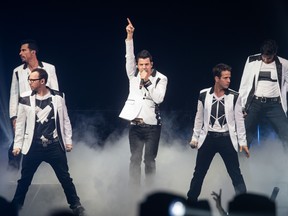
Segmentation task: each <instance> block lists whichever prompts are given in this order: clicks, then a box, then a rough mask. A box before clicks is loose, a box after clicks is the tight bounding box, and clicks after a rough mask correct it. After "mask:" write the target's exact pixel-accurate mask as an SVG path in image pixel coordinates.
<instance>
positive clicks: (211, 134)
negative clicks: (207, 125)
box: [207, 131, 230, 138]
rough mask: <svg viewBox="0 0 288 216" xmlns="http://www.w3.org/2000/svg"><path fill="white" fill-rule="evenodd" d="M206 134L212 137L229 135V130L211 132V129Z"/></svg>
mask: <svg viewBox="0 0 288 216" xmlns="http://www.w3.org/2000/svg"><path fill="white" fill-rule="evenodd" d="M207 135H208V136H211V137H213V138H217V137H226V136H230V134H229V131H226V132H212V131H208V133H207Z"/></svg>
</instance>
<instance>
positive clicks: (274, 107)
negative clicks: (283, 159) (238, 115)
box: [245, 99, 288, 150]
mask: <svg viewBox="0 0 288 216" xmlns="http://www.w3.org/2000/svg"><path fill="white" fill-rule="evenodd" d="M264 118H265V120H268V121H269V123H270V124H271V126H272V128H273V129H274V130H275V132H276V134H277V135H278V137H279V138H280V140H281V141H282V143H283V146H284V148H285V150H287V149H288V120H287V117H286V115H285V113H284V111H283V108H282V105H281V103H280V102H277V101H267V102H266V103H263V102H261V100H256V99H253V101H252V103H251V105H250V107H249V110H248V115H247V116H246V117H245V127H246V137H247V143H248V146H250V145H251V143H252V141H253V139H254V137H255V134H256V131H257V126H258V124H259V123H260V121H261V119H264Z"/></svg>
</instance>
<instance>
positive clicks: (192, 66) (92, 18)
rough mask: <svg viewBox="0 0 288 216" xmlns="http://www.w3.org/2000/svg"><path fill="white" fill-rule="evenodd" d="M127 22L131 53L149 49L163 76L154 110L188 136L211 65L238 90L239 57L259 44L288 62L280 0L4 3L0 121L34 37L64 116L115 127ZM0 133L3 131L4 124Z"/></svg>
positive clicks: (122, 95) (124, 82)
mask: <svg viewBox="0 0 288 216" xmlns="http://www.w3.org/2000/svg"><path fill="white" fill-rule="evenodd" d="M127 17H129V18H130V20H131V21H132V23H133V25H134V27H135V34H134V45H135V52H138V51H140V50H141V49H147V50H149V51H150V52H151V54H152V55H153V57H154V66H155V68H156V69H157V70H159V71H160V72H162V73H163V74H165V75H167V77H168V86H167V93H166V97H165V101H164V102H163V103H162V104H161V109H162V111H163V113H164V117H165V118H166V119H169V118H173V119H174V120H175V122H176V124H174V127H176V128H178V129H179V130H182V129H183V127H184V128H187V127H189V130H191V128H190V127H192V121H193V120H194V115H195V111H196V102H197V97H198V93H199V91H200V90H201V89H202V88H206V87H209V86H211V84H212V81H213V80H212V76H211V69H212V67H213V66H214V65H216V64H218V63H220V62H223V63H226V64H229V65H231V66H232V83H231V86H230V87H231V88H233V89H235V90H238V88H239V84H240V79H241V75H242V71H243V67H244V64H245V61H246V58H247V57H248V55H251V54H255V53H258V52H259V48H260V45H261V43H262V42H263V40H265V39H268V38H272V39H275V40H276V41H277V43H278V45H279V52H278V54H279V55H280V56H282V57H284V58H288V28H287V24H288V22H287V21H288V4H287V2H285V1H284V0H283V1H280V0H276V1H270V2H267V1H247V2H246V1H231V2H228V3H227V2H222V1H201V2H189V3H183V2H181V1H177V2H174V3H165V4H164V3H159V2H150V1H140V2H136V1H135V2H130V3H129V2H127V1H124V2H117V3H115V2H102V3H99V2H98V3H97V2H93V3H92V2H85V1H80V2H79V1H78V2H76V3H75V2H74V3H73V2H69V1H58V2H57V3H54V2H52V1H50V2H49V3H48V2H47V3H46V2H40V1H39V2H35V3H32V2H21V3H19V2H17V3H14V2H8V5H7V6H5V7H1V9H0V19H1V26H0V28H1V31H0V57H1V58H0V64H1V65H0V69H1V72H0V75H1V77H0V84H1V87H0V91H1V111H2V112H1V118H2V119H4V121H2V122H7V115H8V112H7V109H8V100H9V99H8V98H9V91H10V83H11V77H12V71H13V69H14V68H15V67H16V66H18V65H20V64H21V61H20V58H19V49H20V44H19V43H20V41H21V40H22V39H26V38H33V39H35V40H36V41H37V42H38V44H39V46H40V52H39V55H38V57H39V59H41V60H43V61H46V62H49V63H52V64H54V65H55V66H56V73H57V76H58V81H59V87H60V90H61V91H63V92H65V94H66V101H67V105H68V109H69V111H70V112H71V113H77V112H78V113H79V112H87V113H89V115H91V113H90V112H91V111H95V112H97V113H99V112H100V113H105V114H104V115H105V116H106V117H109V118H107V119H108V120H109V122H110V123H111V124H112V125H114V126H112V127H111V126H110V123H107V122H108V121H106V120H105V118H104V120H103V118H102V122H106V126H105V127H106V128H109V131H112V130H113V128H115V127H117V123H116V124H113V121H114V122H118V121H119V118H118V114H119V112H120V110H121V109H122V106H123V105H124V102H125V100H126V97H127V96H128V79H127V77H126V74H125V43H124V40H125V38H126V31H125V27H126V25H127V20H126V18H127ZM97 115H98V114H97ZM172 115H173V117H172ZM175 116H176V117H175ZM72 119H75V121H76V119H78V117H77V118H76V117H75V118H74V117H72ZM102 122H101V121H100V123H102ZM100 123H99V122H98V125H99V124H100ZM177 125H178V126H177ZM179 125H182V126H179ZM1 127H2V128H1V129H2V131H5V129H3V127H7V124H6V126H5V125H3V124H1ZM97 127H98V126H97ZM97 127H96V128H97ZM105 127H101V128H102V130H104V129H103V128H105ZM2 133H3V132H2ZM4 133H5V132H4ZM105 133H106V134H107V131H106V132H105ZM190 135H191V134H188V136H190Z"/></svg>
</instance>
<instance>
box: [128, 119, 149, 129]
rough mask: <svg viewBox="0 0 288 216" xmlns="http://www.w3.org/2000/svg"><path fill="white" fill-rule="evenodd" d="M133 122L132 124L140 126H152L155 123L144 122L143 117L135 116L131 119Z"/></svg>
mask: <svg viewBox="0 0 288 216" xmlns="http://www.w3.org/2000/svg"><path fill="white" fill-rule="evenodd" d="M131 124H132V125H137V126H140V127H152V126H154V125H150V124H146V123H144V121H143V119H141V118H135V119H133V120H132V121H131Z"/></svg>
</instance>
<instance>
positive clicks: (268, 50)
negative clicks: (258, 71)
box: [260, 40, 278, 56]
mask: <svg viewBox="0 0 288 216" xmlns="http://www.w3.org/2000/svg"><path fill="white" fill-rule="evenodd" d="M277 51H278V45H277V43H276V41H275V40H265V41H264V42H263V43H262V46H261V48H260V52H261V54H262V55H268V56H271V55H276V53H277Z"/></svg>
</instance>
